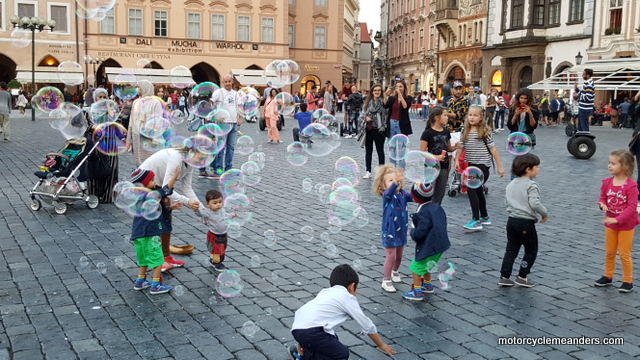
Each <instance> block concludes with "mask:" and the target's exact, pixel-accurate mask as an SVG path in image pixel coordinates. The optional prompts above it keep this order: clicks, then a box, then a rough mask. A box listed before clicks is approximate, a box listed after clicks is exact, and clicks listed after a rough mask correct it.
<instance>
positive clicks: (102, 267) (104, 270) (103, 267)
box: [96, 261, 107, 275]
mask: <svg viewBox="0 0 640 360" xmlns="http://www.w3.org/2000/svg"><path fill="white" fill-rule="evenodd" d="M96 269H97V270H98V272H99V273H100V274H102V275H104V274H106V273H107V265H105V264H104V263H103V262H102V261H100V262H99V263H97V264H96Z"/></svg>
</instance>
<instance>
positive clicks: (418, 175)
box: [404, 150, 440, 184]
mask: <svg viewBox="0 0 640 360" xmlns="http://www.w3.org/2000/svg"><path fill="white" fill-rule="evenodd" d="M405 161H406V165H405V170H404V175H405V177H406V178H407V179H409V180H411V181H413V182H414V183H421V184H426V183H432V182H434V181H436V179H437V178H438V175H439V174H440V162H439V161H438V160H437V159H436V158H435V156H433V155H432V154H430V153H428V152H426V151H417V150H413V151H409V153H408V154H407V156H406V157H405Z"/></svg>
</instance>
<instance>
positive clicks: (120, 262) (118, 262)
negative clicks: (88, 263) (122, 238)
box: [113, 256, 124, 269]
mask: <svg viewBox="0 0 640 360" xmlns="http://www.w3.org/2000/svg"><path fill="white" fill-rule="evenodd" d="M113 263H114V264H115V265H116V267H117V268H118V269H122V268H123V267H124V260H122V257H120V256H118V257H116V258H115V259H113Z"/></svg>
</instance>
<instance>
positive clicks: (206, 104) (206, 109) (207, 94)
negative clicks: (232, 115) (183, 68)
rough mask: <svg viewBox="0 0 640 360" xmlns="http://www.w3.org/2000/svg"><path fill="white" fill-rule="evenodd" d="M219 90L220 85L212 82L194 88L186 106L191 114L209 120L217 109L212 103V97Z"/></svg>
mask: <svg viewBox="0 0 640 360" xmlns="http://www.w3.org/2000/svg"><path fill="white" fill-rule="evenodd" d="M218 89H219V87H218V85H216V84H214V83H212V82H203V83H200V84H198V85H196V86H194V87H193V89H191V91H190V92H189V97H188V98H187V104H186V105H187V109H188V110H189V112H192V113H194V114H195V115H197V116H199V117H201V118H208V116H209V114H211V112H213V110H214V109H215V108H216V107H215V104H213V103H212V102H211V97H212V96H213V93H214V92H215V91H216V90H218Z"/></svg>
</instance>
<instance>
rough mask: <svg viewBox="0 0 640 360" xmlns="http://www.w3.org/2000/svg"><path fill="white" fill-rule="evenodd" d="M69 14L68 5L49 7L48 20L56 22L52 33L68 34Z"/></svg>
mask: <svg viewBox="0 0 640 360" xmlns="http://www.w3.org/2000/svg"><path fill="white" fill-rule="evenodd" d="M68 12H69V6H68V5H49V18H50V19H51V20H54V21H55V22H56V27H55V28H54V29H53V31H54V32H62V33H68V32H69V16H68V15H67V14H68Z"/></svg>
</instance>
